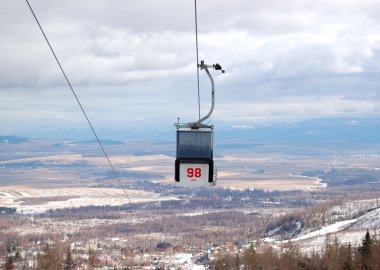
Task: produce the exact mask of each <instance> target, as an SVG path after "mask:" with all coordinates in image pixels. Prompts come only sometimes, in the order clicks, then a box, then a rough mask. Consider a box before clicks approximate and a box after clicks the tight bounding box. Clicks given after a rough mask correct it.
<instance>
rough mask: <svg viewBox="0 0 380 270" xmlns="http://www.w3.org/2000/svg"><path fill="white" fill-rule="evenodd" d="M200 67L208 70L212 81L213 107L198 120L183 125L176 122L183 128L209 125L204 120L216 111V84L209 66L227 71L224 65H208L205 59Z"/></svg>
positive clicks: (178, 126)
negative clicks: (223, 67)
mask: <svg viewBox="0 0 380 270" xmlns="http://www.w3.org/2000/svg"><path fill="white" fill-rule="evenodd" d="M198 68H200V69H201V70H203V69H204V70H205V71H206V73H207V76H208V77H209V79H210V82H211V108H210V111H209V112H208V114H207V115H206V116H204V117H202V118H200V119H199V120H198V121H197V122H192V123H187V124H182V125H181V124H179V123H177V124H176V126H177V128H180V127H183V128H192V129H198V128H202V127H209V126H207V125H205V124H202V122H204V121H205V120H207V119H208V118H209V117H210V116H211V114H212V113H213V111H214V107H215V84H214V79H213V78H212V76H211V73H210V71H209V68H212V69H215V70H220V71H222V73H224V72H225V71H224V70H223V69H222V67H221V66H220V65H219V64H218V63H217V64H214V65H206V64H205V63H204V61H203V60H202V61H201V63H200V64H198Z"/></svg>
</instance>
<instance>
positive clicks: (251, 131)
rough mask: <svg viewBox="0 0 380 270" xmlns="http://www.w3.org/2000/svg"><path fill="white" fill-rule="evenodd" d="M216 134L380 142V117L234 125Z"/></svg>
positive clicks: (262, 137) (255, 138)
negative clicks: (263, 124)
mask: <svg viewBox="0 0 380 270" xmlns="http://www.w3.org/2000/svg"><path fill="white" fill-rule="evenodd" d="M217 136H218V137H219V138H222V139H226V138H246V139H248V138H252V139H254V140H256V141H290V142H326V141H329V142H332V141H344V142H351V143H380V119H379V118H355V119H353V118H325V119H313V120H308V121H302V122H297V123H287V124H281V123H280V124H271V125H268V126H254V125H252V126H236V127H231V128H226V129H223V130H218V132H217Z"/></svg>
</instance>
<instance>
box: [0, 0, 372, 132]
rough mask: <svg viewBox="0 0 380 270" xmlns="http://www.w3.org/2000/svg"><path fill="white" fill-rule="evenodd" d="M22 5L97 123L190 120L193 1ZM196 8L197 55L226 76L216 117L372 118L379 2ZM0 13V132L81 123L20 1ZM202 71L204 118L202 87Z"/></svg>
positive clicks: (220, 82) (206, 4)
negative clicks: (220, 68) (20, 126)
mask: <svg viewBox="0 0 380 270" xmlns="http://www.w3.org/2000/svg"><path fill="white" fill-rule="evenodd" d="M30 2H31V4H32V5H33V6H34V8H35V12H36V14H37V16H38V17H39V18H40V21H41V24H42V26H43V27H44V29H45V31H46V34H47V35H48V37H49V38H50V41H51V43H52V45H53V46H54V48H55V50H56V52H57V55H58V57H59V59H60V60H61V62H62V64H63V67H64V68H65V71H66V73H67V74H68V76H69V78H70V79H71V81H72V83H73V85H74V88H75V89H76V90H77V91H78V94H79V96H80V98H81V100H82V102H83V103H84V104H85V105H86V108H88V110H89V111H90V113H91V114H92V115H93V116H94V117H97V119H103V120H100V121H99V124H100V125H105V126H107V125H118V121H120V122H122V123H123V124H125V123H127V122H128V121H129V120H131V119H133V118H135V119H139V120H142V119H146V120H147V121H158V122H163V121H169V120H170V119H176V117H177V116H179V117H181V118H186V119H189V120H191V119H192V118H193V117H196V116H197V103H196V102H197V96H196V81H195V79H196V78H195V74H196V71H195V63H194V61H195V51H194V50H195V40H194V17H193V16H194V13H193V1H192V0H191V1H190V0H189V1H174V0H163V1H155V0H141V1H121V0H112V1H106V0H93V1H89V0H82V1H73V0H70V1H59V2H57V1H47V0H40V1H35V0H31V1H30ZM198 7H199V14H198V15H199V31H200V32H199V45H200V58H201V59H205V60H206V61H207V62H210V63H215V62H219V63H220V64H221V65H222V66H223V67H224V68H225V69H226V71H227V73H226V74H224V75H221V74H219V73H215V80H216V87H217V104H216V113H215V115H214V116H213V119H215V120H221V121H245V120H246V121H251V120H257V119H268V120H270V119H279V118H281V119H284V118H286V117H288V118H289V119H293V118H297V117H298V116H301V117H306V118H307V117H309V118H311V117H319V116H329V115H331V116H337V115H378V114H379V100H380V96H379V92H380V89H379V85H380V76H378V75H379V72H380V64H379V63H380V61H379V60H380V53H379V52H380V34H378V29H379V26H380V25H379V24H380V21H379V19H378V16H377V14H379V12H380V3H378V1H375V0H373V1H370V0H364V1H359V2H358V1H353V0H339V1H327V0H323V1H318V2H315V1H306V0H305V1H300V0H290V1H275V0H270V1H249V0H237V1H233V2H231V1H226V0H221V1H218V4H217V5H215V1H211V0H204V1H198ZM0 13H1V14H0V34H1V36H2V42H1V43H0V63H1V64H0V91H1V96H2V99H1V105H0V113H1V114H0V119H2V123H4V126H8V127H9V129H10V130H11V127H12V125H16V124H14V123H13V122H15V120H16V121H17V122H18V123H28V119H29V118H30V115H33V119H34V121H35V122H38V121H43V122H44V123H49V121H51V122H52V123H56V124H59V123H62V124H67V125H70V123H72V124H73V125H75V124H76V123H77V122H78V121H77V120H76V119H77V118H78V117H81V116H80V115H78V114H77V113H78V111H77V107H76V104H75V102H74V99H73V98H72V96H71V93H70V92H69V89H68V88H67V86H66V85H65V81H64V79H63V77H62V75H61V74H60V72H59V69H58V67H57V65H56V63H55V62H54V59H53V57H52V55H51V53H50V52H49V49H48V47H47V45H46V44H45V41H44V40H43V37H42V35H41V33H40V32H39V30H38V28H37V25H36V23H35V22H34V21H33V18H32V16H31V14H30V12H29V11H28V9H27V6H26V5H25V3H23V2H19V1H13V0H5V1H4V3H3V8H2V9H1V11H0ZM201 75H202V84H201V85H202V89H201V90H202V112H205V111H207V110H208V106H209V104H208V102H209V82H208V81H207V78H206V76H205V75H204V74H203V73H201ZM41 99H43V100H44V101H42V102H41ZM250 104H251V105H250ZM131 116H133V117H131ZM107 118H108V119H113V121H107ZM9 119H12V120H9ZM76 121H77V122H76ZM131 121H132V120H131ZM174 121H175V120H174ZM63 122H64V123H63ZM120 122H119V123H120ZM0 131H1V130H0Z"/></svg>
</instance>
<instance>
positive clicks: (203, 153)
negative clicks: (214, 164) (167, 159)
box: [177, 131, 212, 158]
mask: <svg viewBox="0 0 380 270" xmlns="http://www.w3.org/2000/svg"><path fill="white" fill-rule="evenodd" d="M177 134H178V135H177V136H178V137H177V157H178V158H212V132H201V131H178V132H177Z"/></svg>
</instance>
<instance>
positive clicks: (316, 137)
mask: <svg viewBox="0 0 380 270" xmlns="http://www.w3.org/2000/svg"><path fill="white" fill-rule="evenodd" d="M98 134H99V137H100V138H102V140H104V142H105V143H110V144H114V143H122V142H128V141H129V140H150V141H157V142H172V141H175V128H174V127H173V126H171V125H165V126H155V127H151V126H147V127H146V128H145V129H144V128H139V129H130V130H128V129H99V130H98ZM19 136H22V137H19ZM27 137H29V138H32V139H38V138H44V139H71V140H75V141H76V142H78V143H80V142H83V143H95V141H93V140H94V138H93V136H92V133H91V131H90V130H89V129H71V128H54V129H46V130H41V129H38V130H30V131H27V130H25V131H23V132H22V134H15V135H13V136H0V144H2V143H3V144H4V143H21V142H25V141H28V140H30V139H29V138H27ZM215 138H216V142H218V141H224V140H229V139H231V140H234V139H238V140H240V139H244V140H248V141H249V140H252V141H255V142H258V141H266V142H268V141H281V142H309V143H313V142H315V143H318V142H334V141H339V142H350V143H380V118H323V119H313V120H307V121H301V122H292V123H276V124H268V125H256V123H248V124H247V123H244V125H239V124H236V125H232V124H231V125H230V126H228V125H226V123H216V124H215Z"/></svg>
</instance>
